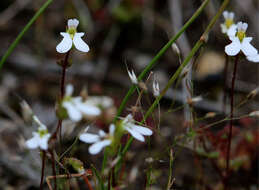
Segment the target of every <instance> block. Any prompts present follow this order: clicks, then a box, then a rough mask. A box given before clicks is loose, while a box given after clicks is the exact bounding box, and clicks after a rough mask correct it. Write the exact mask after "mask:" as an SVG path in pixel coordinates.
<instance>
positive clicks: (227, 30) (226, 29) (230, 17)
mask: <svg viewBox="0 0 259 190" xmlns="http://www.w3.org/2000/svg"><path fill="white" fill-rule="evenodd" d="M223 16H224V19H225V22H224V23H223V24H220V27H221V32H222V33H223V34H227V35H228V36H235V34H236V30H237V26H236V25H235V24H234V16H235V14H234V13H233V12H228V11H224V12H223Z"/></svg>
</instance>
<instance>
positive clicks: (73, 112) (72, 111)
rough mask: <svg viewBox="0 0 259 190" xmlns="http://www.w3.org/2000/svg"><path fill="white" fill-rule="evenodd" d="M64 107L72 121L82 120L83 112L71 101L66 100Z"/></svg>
mask: <svg viewBox="0 0 259 190" xmlns="http://www.w3.org/2000/svg"><path fill="white" fill-rule="evenodd" d="M63 107H64V108H66V110H67V113H68V116H69V118H70V119H71V120H72V121H75V122H77V121H80V120H81V119H82V114H81V112H80V111H79V110H77V109H76V108H75V106H74V105H73V104H72V103H71V102H64V103H63Z"/></svg>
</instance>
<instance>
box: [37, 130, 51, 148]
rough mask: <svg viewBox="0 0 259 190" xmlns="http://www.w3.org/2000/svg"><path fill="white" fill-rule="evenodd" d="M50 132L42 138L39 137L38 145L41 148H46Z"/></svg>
mask: <svg viewBox="0 0 259 190" xmlns="http://www.w3.org/2000/svg"><path fill="white" fill-rule="evenodd" d="M49 137H50V134H47V135H45V136H44V137H43V138H40V141H39V145H40V148H41V149H42V150H47V149H48V140H49Z"/></svg>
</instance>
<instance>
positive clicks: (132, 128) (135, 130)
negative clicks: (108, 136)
mask: <svg viewBox="0 0 259 190" xmlns="http://www.w3.org/2000/svg"><path fill="white" fill-rule="evenodd" d="M122 126H123V127H124V129H125V130H126V131H128V132H129V133H130V134H131V135H132V136H133V137H134V138H135V139H137V140H139V141H142V142H144V141H145V139H144V136H150V135H152V134H153V132H152V131H151V130H150V129H149V128H146V127H142V126H140V125H135V124H134V119H133V117H132V115H131V114H129V115H127V117H126V118H124V119H123V120H122Z"/></svg>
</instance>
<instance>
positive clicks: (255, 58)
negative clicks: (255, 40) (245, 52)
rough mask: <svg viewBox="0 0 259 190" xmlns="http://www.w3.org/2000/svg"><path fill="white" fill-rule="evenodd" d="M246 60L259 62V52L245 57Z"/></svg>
mask: <svg viewBox="0 0 259 190" xmlns="http://www.w3.org/2000/svg"><path fill="white" fill-rule="evenodd" d="M246 58H247V60H248V61H251V62H255V63H259V54H256V55H249V56H247V57H246Z"/></svg>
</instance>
